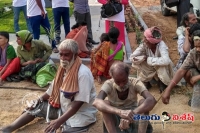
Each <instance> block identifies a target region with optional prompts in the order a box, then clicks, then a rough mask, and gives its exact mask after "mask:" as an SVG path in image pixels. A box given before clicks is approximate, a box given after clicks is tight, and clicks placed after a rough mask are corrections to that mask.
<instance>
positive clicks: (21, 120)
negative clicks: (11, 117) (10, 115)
mask: <svg viewBox="0 0 200 133" xmlns="http://www.w3.org/2000/svg"><path fill="white" fill-rule="evenodd" d="M34 118H35V116H32V115H29V114H28V113H27V112H25V113H23V114H22V115H21V116H19V117H18V118H17V119H16V120H15V121H14V122H13V123H11V124H10V125H8V126H6V127H3V128H2V129H1V131H2V132H3V133H11V132H12V131H14V130H16V129H18V128H20V127H22V126H24V125H26V124H28V123H29V122H31V121H32V120H34Z"/></svg>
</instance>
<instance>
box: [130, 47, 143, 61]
mask: <svg viewBox="0 0 200 133" xmlns="http://www.w3.org/2000/svg"><path fill="white" fill-rule="evenodd" d="M141 55H146V54H145V49H144V45H143V44H140V45H139V47H137V49H136V50H135V51H134V52H133V53H132V54H131V55H130V58H129V59H130V61H134V58H135V57H137V56H141Z"/></svg>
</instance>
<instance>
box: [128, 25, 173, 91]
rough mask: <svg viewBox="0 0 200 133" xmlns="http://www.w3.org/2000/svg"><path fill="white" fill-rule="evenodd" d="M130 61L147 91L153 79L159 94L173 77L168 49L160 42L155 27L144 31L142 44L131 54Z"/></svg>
mask: <svg viewBox="0 0 200 133" xmlns="http://www.w3.org/2000/svg"><path fill="white" fill-rule="evenodd" d="M130 60H131V61H132V66H133V67H134V68H136V69H137V70H138V78H139V79H140V80H141V81H142V82H143V83H144V84H145V86H146V87H147V89H149V88H151V84H150V82H149V81H151V80H152V79H153V78H155V80H157V81H158V85H159V87H160V93H161V92H162V91H163V90H164V89H165V88H166V85H168V84H169V82H170V80H171V79H172V77H173V75H174V70H173V63H172V61H171V59H170V58H169V53H168V47H167V46H166V44H165V43H164V42H163V41H162V35H161V31H160V29H159V28H157V27H151V28H149V29H146V30H145V32H144V42H143V43H142V44H140V46H139V47H138V48H137V49H136V50H135V51H134V52H133V53H132V54H131V56H130Z"/></svg>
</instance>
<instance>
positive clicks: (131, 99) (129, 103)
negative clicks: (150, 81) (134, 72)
mask: <svg viewBox="0 0 200 133" xmlns="http://www.w3.org/2000/svg"><path fill="white" fill-rule="evenodd" d="M113 83H114V80H113V79H110V80H107V81H106V82H105V83H104V84H103V86H102V87H101V90H103V91H104V92H105V93H106V94H107V96H108V100H109V102H110V103H111V106H114V107H117V108H120V109H134V108H135V107H137V100H138V97H137V94H140V95H141V94H142V92H143V91H144V90H146V87H145V86H144V84H143V83H142V82H141V81H140V80H138V79H136V78H129V93H128V97H127V98H126V99H125V100H121V99H119V98H118V94H117V91H116V89H115V88H114V87H113Z"/></svg>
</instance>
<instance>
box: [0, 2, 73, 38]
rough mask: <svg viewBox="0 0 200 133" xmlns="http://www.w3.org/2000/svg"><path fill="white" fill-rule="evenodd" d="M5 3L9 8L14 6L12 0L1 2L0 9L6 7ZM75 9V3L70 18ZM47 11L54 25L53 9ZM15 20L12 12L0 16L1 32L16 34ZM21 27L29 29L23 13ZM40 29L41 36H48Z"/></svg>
mask: <svg viewBox="0 0 200 133" xmlns="http://www.w3.org/2000/svg"><path fill="white" fill-rule="evenodd" d="M5 3H7V4H6V6H8V7H9V6H11V5H12V0H0V8H1V7H5ZM73 7H74V6H73V3H70V16H71V15H72V13H73ZM46 10H47V13H48V18H49V21H50V24H51V25H54V20H53V12H52V8H46ZM13 18H14V14H13V12H12V11H11V12H10V11H9V12H6V13H4V14H3V15H2V16H0V20H1V23H0V31H7V32H9V33H14V32H15V31H14V20H13ZM19 27H20V30H25V29H27V26H26V20H25V17H24V14H23V12H20V16H19ZM40 29H41V34H46V31H45V29H44V28H43V27H41V28H40Z"/></svg>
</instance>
